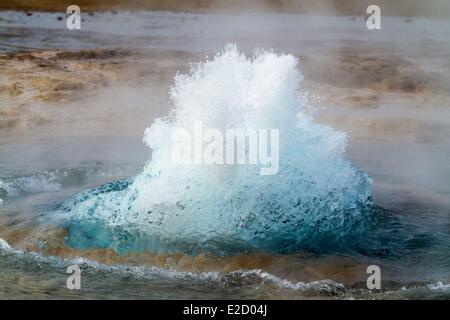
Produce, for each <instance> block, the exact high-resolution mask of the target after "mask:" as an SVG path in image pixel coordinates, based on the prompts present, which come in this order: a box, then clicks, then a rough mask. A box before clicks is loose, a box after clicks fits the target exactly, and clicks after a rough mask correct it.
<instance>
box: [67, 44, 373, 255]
mask: <svg viewBox="0 0 450 320" xmlns="http://www.w3.org/2000/svg"><path fill="white" fill-rule="evenodd" d="M301 81H302V76H301V74H300V72H299V70H298V67H297V60H296V58H295V57H293V56H292V55H285V54H282V55H277V54H275V53H273V52H266V51H263V52H261V51H260V52H257V53H255V54H254V55H253V56H252V57H247V56H246V55H244V54H242V53H240V52H239V50H238V49H237V48H236V46H233V45H228V46H227V47H226V48H225V49H224V50H223V51H222V52H220V53H218V54H217V55H216V56H215V57H214V59H212V60H209V61H205V62H202V63H199V64H196V65H194V66H193V67H192V69H191V72H190V73H189V74H179V75H177V76H176V79H175V84H174V86H173V88H172V89H171V91H170V98H171V111H170V114H169V115H168V116H167V117H165V118H162V119H157V120H156V121H155V122H154V123H153V125H152V126H151V127H150V128H148V129H147V130H146V132H145V137H144V142H145V143H146V144H147V145H148V146H149V147H150V148H151V149H152V150H153V154H152V160H151V161H150V162H149V163H148V164H147V165H146V167H145V168H144V170H143V172H142V173H140V174H139V175H137V176H136V177H134V178H130V179H128V180H121V181H116V182H112V183H109V184H106V185H103V186H100V187H98V188H95V189H92V190H87V191H85V192H82V193H81V194H78V195H76V196H75V197H74V198H72V199H71V200H69V201H67V202H65V203H64V206H63V209H62V214H63V216H64V217H66V216H67V217H68V220H66V222H65V223H66V227H67V230H68V234H67V237H66V242H67V243H68V244H69V245H70V246H72V247H75V248H98V247H101V248H112V249H114V250H115V251H117V252H119V253H126V252H131V251H137V252H139V251H182V252H186V253H193V252H198V251H209V250H211V251H216V252H223V253H228V252H237V251H245V250H267V251H271V252H286V251H293V250H296V249H299V248H311V247H320V245H321V244H323V243H327V245H341V244H342V242H343V241H344V239H346V238H347V237H351V236H352V235H356V234H359V233H360V232H362V231H363V230H364V229H365V228H366V227H367V224H368V223H370V222H371V221H372V218H373V215H374V214H373V212H374V211H373V210H372V203H371V191H370V178H369V177H368V176H367V175H366V174H365V173H363V172H361V171H360V170H358V169H357V168H356V167H354V166H353V165H352V163H350V162H349V161H348V160H346V159H345V157H344V152H345V148H346V145H347V136H346V134H344V133H342V132H338V131H336V130H334V129H332V128H330V127H328V126H325V125H321V124H318V123H315V122H314V121H313V119H312V117H311V116H310V110H309V109H310V108H309V106H308V101H307V99H306V98H305V94H302V92H301V87H299V85H300V84H301ZM196 121H201V123H202V124H203V125H204V126H205V127H208V128H217V129H219V130H222V131H223V132H225V130H227V129H229V128H243V129H251V128H253V129H259V128H265V129H278V130H279V162H280V163H279V170H278V172H277V174H275V175H267V176H264V175H260V171H259V168H258V167H256V166H252V165H187V166H186V165H181V164H176V163H173V162H172V161H171V160H170V159H171V132H173V131H174V130H176V129H177V128H190V127H192V125H193V123H194V122H196Z"/></svg>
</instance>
